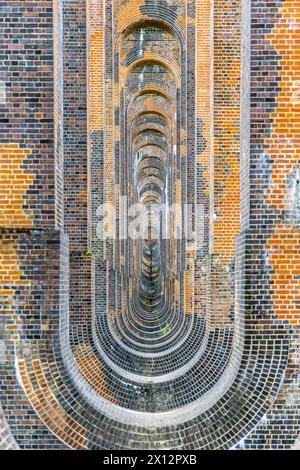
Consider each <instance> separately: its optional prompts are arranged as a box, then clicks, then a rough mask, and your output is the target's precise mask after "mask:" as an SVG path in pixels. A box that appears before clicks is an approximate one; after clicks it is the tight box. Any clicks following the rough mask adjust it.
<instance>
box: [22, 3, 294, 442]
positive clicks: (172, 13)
mask: <svg viewBox="0 0 300 470" xmlns="http://www.w3.org/2000/svg"><path fill="white" fill-rule="evenodd" d="M87 3H88V6H89V4H90V7H91V8H90V10H89V15H88V36H87V37H88V46H89V47H88V51H89V68H88V92H89V93H88V103H89V105H88V112H89V124H88V139H89V145H88V164H87V175H88V181H86V182H85V183H84V184H85V185H86V188H85V189H87V191H88V199H89V202H88V205H87V207H86V208H85V210H86V213H87V219H85V222H86V223H85V224H84V223H82V226H83V228H82V233H84V230H86V227H88V230H87V231H88V240H87V243H88V247H89V248H88V251H87V253H86V256H84V257H81V255H80V256H79V255H78V252H77V248H76V247H77V246H78V244H79V245H80V244H81V243H82V244H83V246H84V243H85V239H84V236H83V235H82V234H81V236H82V238H81V239H80V241H78V240H76V236H77V235H76V230H75V229H74V226H73V225H72V224H74V222H73V219H72V214H73V211H74V204H72V195H71V192H70V193H69V194H68V195H67V196H66V195H65V208H64V210H65V226H64V229H65V232H66V233H68V234H69V235H70V241H69V242H68V238H67V236H66V235H65V234H64V233H63V231H62V230H60V231H57V232H55V234H53V240H52V242H53V243H52V242H51V243H50V242H49V239H48V240H45V241H44V243H45V246H47V250H46V252H47V253H46V255H45V257H44V259H43V262H44V264H43V263H39V252H38V251H37V252H36V253H33V255H32V258H31V262H32V259H33V262H36V268H35V273H36V275H37V276H38V278H39V279H42V280H43V282H45V281H47V282H48V283H51V282H52V285H53V289H52V292H51V299H50V300H49V302H48V307H49V306H50V307H51V305H52V306H53V305H55V308H53V310H51V308H50V307H49V309H48V310H47V309H46V308H43V309H42V312H41V317H40V319H39V320H38V321H39V322H40V323H39V324H40V325H41V326H42V325H43V328H42V330H41V334H40V336H39V337H32V338H30V337H29V336H28V335H27V336H26V335H23V334H22V324H21V320H20V319H19V320H18V321H19V324H18V325H19V331H20V336H19V338H18V341H17V342H16V347H15V351H16V363H15V366H16V370H17V374H18V380H19V384H20V385H21V386H22V388H23V390H24V392H25V394H26V396H27V398H28V400H29V401H30V403H31V405H32V407H33V409H34V410H35V412H36V414H37V416H38V417H39V418H40V419H41V420H42V421H43V423H45V425H46V427H47V428H48V429H49V430H50V432H51V433H52V434H54V435H55V436H57V437H58V439H59V440H60V441H62V442H63V443H64V444H66V445H67V446H69V447H71V448H75V449H100V448H103V449H124V448H125V449H131V448H134V449H138V448H151V449H155V448H157V449H175V448H176V449H179V448H182V449H196V448H201V449H228V448H231V447H233V446H235V445H236V444H237V443H238V442H239V441H240V440H241V439H243V438H244V437H245V436H246V435H247V434H248V433H249V432H250V431H251V430H252V429H253V428H254V426H255V425H256V424H257V423H258V422H259V421H260V420H261V419H262V417H263V416H264V415H265V413H266V411H267V410H268V409H269V408H270V406H271V405H272V403H273V402H274V400H275V398H276V396H277V393H278V389H279V386H280V383H281V382H282V380H283V376H284V371H285V367H286V361H287V355H288V346H289V342H288V339H287V329H286V328H285V326H284V324H283V323H282V322H280V320H278V318H275V317H274V315H272V312H271V311H270V313H269V310H267V311H266V312H265V315H264V317H263V319H262V318H261V317H260V315H259V313H257V310H256V307H257V306H255V301H254V300H253V299H255V284H256V282H259V279H260V276H263V279H264V282H265V284H266V286H269V287H270V279H269V277H268V273H267V272H266V268H265V264H264V262H265V261H264V260H265V258H264V247H263V246H261V247H260V246H259V247H258V248H257V250H258V251H257V259H259V260H260V261H259V262H258V270H257V272H256V273H251V263H250V261H248V259H249V255H250V254H251V253H252V250H253V245H255V244H256V237H258V236H259V235H257V234H256V233H253V232H251V227H250V224H249V221H247V220H246V219H247V217H248V216H249V214H246V215H245V214H242V219H243V224H244V229H245V230H243V232H242V233H240V225H239V221H240V205H239V204H238V206H234V207H232V212H231V216H232V220H233V219H234V222H232V226H234V229H233V231H232V232H233V233H232V234H231V242H230V243H231V244H228V246H225V248H224V246H223V245H222V243H221V241H222V240H221V238H222V236H221V235H218V234H219V232H218V223H219V221H218V217H219V218H220V217H221V216H222V215H223V216H224V214H226V211H225V210H224V207H223V206H222V203H219V201H220V200H222V201H223V198H225V200H226V197H228V194H229V195H230V191H231V188H230V187H227V193H226V195H225V196H224V194H223V193H222V191H219V189H218V188H220V181H219V179H220V167H221V166H222V165H223V167H222V168H223V169H224V168H225V170H224V172H223V174H225V176H226V178H229V177H230V171H229V170H228V165H229V163H228V161H225V163H224V162H223V163H222V158H220V155H219V154H218V152H220V148H221V144H219V141H218V139H219V140H220V139H221V137H220V136H219V135H218V138H217V139H216V141H217V144H216V147H215V149H216V154H215V159H211V148H212V147H211V146H212V145H213V141H210V140H209V139H210V136H211V134H210V129H209V128H210V124H209V121H208V122H207V121H205V120H204V121H205V122H204V121H203V122H202V121H201V116H204V115H205V112H206V111H207V110H209V111H208V115H209V114H210V106H211V93H212V90H211V87H213V85H212V83H211V81H210V76H211V75H210V74H211V69H210V66H208V67H206V68H205V67H202V68H201V67H200V65H198V67H199V68H200V70H199V71H197V64H195V63H193V61H192V57H193V54H194V53H195V47H196V46H195V44H197V48H200V49H201V47H202V45H201V43H199V41H200V39H201V34H202V33H201V32H199V28H200V29H201V31H202V30H203V28H206V33H207V34H209V33H210V31H209V29H207V28H208V26H207V24H206V23H204V22H203V24H202V23H201V20H200V19H198V22H195V19H194V16H193V14H192V13H191V12H189V11H188V10H187V2H185V1H181V0H175V1H169V0H168V1H163V2H152V1H147V0H145V1H143V0H138V1H120V0H117V1H115V2H113V3H114V8H113V9H111V8H109V6H110V3H111V2H102V1H98V2H93V1H91V2H87ZM197 3H198V2H197ZM208 3H209V2H208ZM105 4H106V5H105ZM105 6H106V8H104V9H103V7H105ZM195 8H196V7H195ZM197 8H198V7H197ZM197 8H196V10H197ZM128 9H130V12H131V13H130V15H128V14H126V12H127V11H128ZM199 14H200V12H199V11H198V10H197V15H198V16H199ZM197 18H198V17H197ZM197 28H198V29H197ZM195 30H196V33H197V34H196V39H195V36H193V33H194V32H195ZM193 38H194V42H193ZM199 38H200V39H199ZM206 52H207V51H206ZM201 53H204V52H203V51H202V50H200V51H198V54H201ZM223 53H224V52H223ZM208 62H209V63H212V62H210V61H209V60H208ZM195 70H196V73H195ZM199 77H200V79H199ZM67 79H68V78H67ZM200 80H207V82H206V83H207V90H206V93H205V92H203V90H202V88H201V92H199V94H198V91H197V90H198V89H200V88H199V87H200ZM229 81H230V80H229ZM230 83H231V84H232V83H234V80H233V79H232V81H231V82H230ZM202 86H203V83H202ZM218 86H224V87H225V88H226V87H227V86H231V85H230V84H229V85H228V83H227V82H224V83H222V84H221V85H216V89H215V93H216V96H217V97H218V96H219V95H218V93H219V92H220V90H219V89H218ZM233 86H235V85H232V87H233ZM197 87H198V88H197ZM204 88H205V87H204ZM204 88H203V89H204ZM235 100H236V102H237V101H239V99H238V98H235ZM205 106H206V108H205ZM233 106H234V104H232V107H233ZM237 106H239V103H238V105H237ZM195 108H196V111H195ZM199 110H200V111H199ZM218 112H220V113H221V112H222V110H221V109H220V110H217V113H218ZM197 113H200V117H199V116H198V114H197ZM229 113H230V110H229ZM196 114H197V115H196ZM195 115H196V118H197V123H196V126H195ZM216 115H217V114H216ZM199 119H200V121H201V122H200V121H199ZM224 119H225V118H224ZM219 122H220V121H218V123H219ZM224 127H225V121H224ZM224 132H225V131H224ZM226 132H227V134H228V132H229V131H226ZM198 134H199V135H200V134H201V135H200V137H199V135H198ZM220 135H222V133H221V134H220ZM230 138H231V139H232V141H230V142H229V141H227V142H225V144H224V143H223V148H226V146H228V145H232V146H234V145H236V143H237V140H238V139H239V136H238V134H237V133H233V132H232V133H231V134H230ZM195 141H196V145H195ZM232 142H233V143H232ZM218 146H219V147H218ZM70 162H71V163H70V164H68V165H65V167H64V171H65V178H66V181H71V180H72V178H71V177H72V175H73V176H74V175H75V173H76V169H75V168H74V166H72V161H71V160H70ZM237 171H240V168H238V170H237ZM212 172H215V186H214V187H211V186H210V184H211V183H209V181H210V175H211V173H212ZM228 174H229V176H228ZM68 178H70V180H69V179H68ZM73 181H75V180H73ZM214 191H215V193H214ZM232 191H234V189H232ZM246 197H247V195H245V194H242V195H241V203H242V204H244V202H245V200H244V199H243V198H246ZM124 201H126V207H131V206H132V205H139V207H140V210H141V211H143V214H144V226H143V233H142V235H141V236H140V237H139V238H137V239H133V238H130V237H128V236H127V235H128V232H127V229H128V228H129V227H130V224H131V223H132V221H131V220H130V221H129V225H128V221H127V220H125V219H124V212H122V207H121V205H122V204H124ZM235 202H236V201H235ZM101 203H106V204H108V206H109V207H110V208H111V213H112V214H113V215H115V220H113V218H111V219H109V222H108V225H109V230H110V233H109V235H110V237H108V239H106V240H104V241H103V240H99V239H98V238H97V228H98V227H99V223H100V222H101V217H102V215H103V213H102V212H99V206H100V204H101ZM186 204H189V205H190V207H191V208H192V210H191V212H187V211H186V210H185V209H184V207H185V205H186ZM161 205H163V207H164V211H161V210H160V209H159V208H160V206H161ZM175 205H177V206H179V207H181V208H182V209H181V210H180V211H179V213H178V211H177V212H176V213H175V212H173V209H172V208H173V207H174V206H175ZM222 211H223V212H222ZM220 214H221V215H220ZM178 220H180V221H181V222H182V226H185V225H187V224H188V223H189V224H190V226H191V228H192V234H191V235H189V236H187V235H186V234H183V236H181V237H179V236H178ZM236 221H238V222H236ZM110 224H111V225H110ZM234 224H236V225H234ZM199 225H200V231H198V228H199V227H198V226H199ZM124 227H125V229H126V230H125V232H126V236H124ZM214 231H215V232H214ZM230 233H231V232H230ZM216 234H217V235H218V236H217V237H214V235H216ZM113 235H115V237H113ZM19 236H20V237H21V238H22V241H21V249H19V257H20V260H21V263H20V264H21V266H24V267H25V266H26V262H29V259H28V254H26V245H27V244H28V243H29V242H30V243H33V244H36V245H38V244H41V238H40V236H39V235H38V234H37V233H35V232H33V233H32V234H25V235H19ZM215 240H217V241H215ZM220 240H221V241H220ZM235 240H236V242H235ZM68 243H69V247H68ZM234 243H236V245H235V249H234V250H232V246H234ZM218 244H219V245H218ZM220 247H221V248H220ZM80 249H81V248H80ZM68 250H70V256H68ZM218 250H220V251H219V252H218ZM222 250H223V251H222ZM69 262H70V265H69ZM45 265H47V266H48V268H47V269H48V270H46V271H45V267H44V266H45ZM83 268H84V269H86V271H85V275H86V278H85V282H86V284H85V289H86V290H85V292H86V291H91V293H92V294H91V297H90V298H89V297H88V296H87V297H85V300H83V299H81V298H80V295H81V293H80V291H79V289H78V286H79V287H81V288H82V286H83V284H81V283H82V282H83V281H82V279H81V280H80V275H81V274H80V273H81V269H83ZM68 273H70V276H69V275H68ZM57 277H58V282H55V279H56V281H57ZM268 283H269V284H268ZM22 289H24V291H25V294H24V296H25V298H26V295H28V292H30V294H31V295H32V296H34V295H35V294H36V293H38V290H39V287H38V284H37V283H34V282H33V283H32V284H31V286H30V287H28V286H24V287H22ZM26 289H27V290H26ZM68 293H70V298H68V295H66V294H68ZM69 300H70V303H69ZM87 305H88V307H87ZM81 309H82V310H81ZM258 312H259V308H258ZM45 325H47V327H46V326H45ZM271 332H272V334H271Z"/></svg>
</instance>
